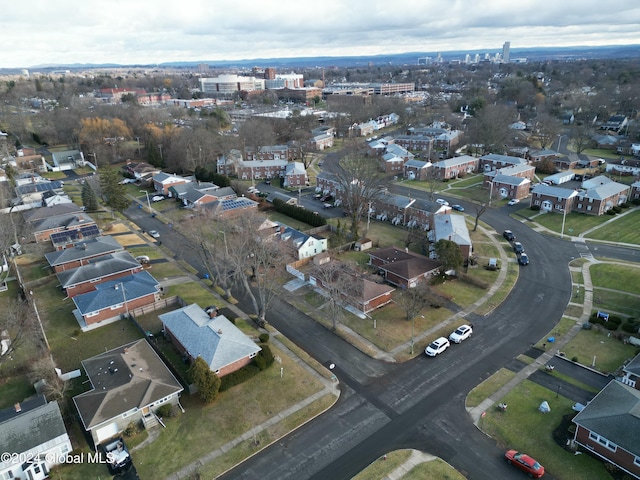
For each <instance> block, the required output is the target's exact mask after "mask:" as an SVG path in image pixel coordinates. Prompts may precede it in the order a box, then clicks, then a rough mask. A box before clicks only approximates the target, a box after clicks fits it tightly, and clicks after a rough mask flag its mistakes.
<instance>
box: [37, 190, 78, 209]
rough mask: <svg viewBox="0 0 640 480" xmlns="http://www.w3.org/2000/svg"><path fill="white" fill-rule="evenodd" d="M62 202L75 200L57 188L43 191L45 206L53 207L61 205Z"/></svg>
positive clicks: (43, 203)
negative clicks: (56, 189)
mask: <svg viewBox="0 0 640 480" xmlns="http://www.w3.org/2000/svg"><path fill="white" fill-rule="evenodd" d="M61 203H73V200H71V199H70V198H69V196H68V195H67V194H65V193H60V192H57V191H55V190H47V191H46V192H43V193H42V206H43V207H52V206H54V205H60V204H61Z"/></svg>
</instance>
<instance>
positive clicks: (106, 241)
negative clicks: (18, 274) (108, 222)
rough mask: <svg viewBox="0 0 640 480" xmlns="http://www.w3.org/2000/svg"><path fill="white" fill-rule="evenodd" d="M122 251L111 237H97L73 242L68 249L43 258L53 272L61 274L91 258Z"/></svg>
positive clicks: (51, 253) (85, 262)
mask: <svg viewBox="0 0 640 480" xmlns="http://www.w3.org/2000/svg"><path fill="white" fill-rule="evenodd" d="M123 250H124V247H123V246H122V245H120V244H119V243H118V241H117V240H116V239H115V238H114V237H112V236H111V235H99V236H97V237H93V238H88V239H86V240H81V241H79V242H75V243H74V244H73V246H71V247H70V248H65V249H62V250H56V251H53V252H49V253H45V255H44V258H46V260H47V262H49V266H50V267H51V268H53V271H54V272H62V271H63V270H71V269H72V268H77V267H79V266H81V265H85V264H87V263H89V261H90V260H91V259H93V258H96V257H100V256H102V255H107V254H109V253H115V252H121V251H123Z"/></svg>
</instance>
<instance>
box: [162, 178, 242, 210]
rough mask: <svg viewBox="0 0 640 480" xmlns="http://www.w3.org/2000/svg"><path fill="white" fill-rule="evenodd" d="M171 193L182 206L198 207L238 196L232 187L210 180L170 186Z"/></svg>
mask: <svg viewBox="0 0 640 480" xmlns="http://www.w3.org/2000/svg"><path fill="white" fill-rule="evenodd" d="M169 195H170V196H171V197H172V198H175V199H176V200H178V201H179V202H180V203H181V204H182V206H184V207H188V208H198V207H201V206H203V205H205V204H207V203H211V202H215V201H217V200H220V199H228V198H236V196H237V195H236V192H235V190H233V188H231V187H225V188H220V187H219V186H217V185H214V184H213V183H210V182H189V183H181V184H179V185H172V186H171V187H169Z"/></svg>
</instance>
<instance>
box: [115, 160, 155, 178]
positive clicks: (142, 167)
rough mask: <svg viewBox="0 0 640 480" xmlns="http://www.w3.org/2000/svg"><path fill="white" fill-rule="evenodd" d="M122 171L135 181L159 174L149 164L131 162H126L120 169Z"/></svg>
mask: <svg viewBox="0 0 640 480" xmlns="http://www.w3.org/2000/svg"><path fill="white" fill-rule="evenodd" d="M122 171H123V172H124V173H125V174H126V175H128V176H129V177H131V178H135V179H136V180H139V179H141V178H143V177H145V176H146V175H149V174H152V175H157V174H158V173H160V172H161V170H160V169H159V168H158V167H154V166H153V165H151V164H150V163H147V162H132V161H131V160H127V163H126V165H124V166H123V167H122Z"/></svg>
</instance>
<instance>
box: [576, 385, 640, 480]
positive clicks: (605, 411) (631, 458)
mask: <svg viewBox="0 0 640 480" xmlns="http://www.w3.org/2000/svg"><path fill="white" fill-rule="evenodd" d="M573 423H575V424H576V432H575V435H574V437H573V441H574V442H575V443H577V444H578V445H580V446H582V447H584V448H586V449H587V450H589V452H591V453H592V454H594V455H596V456H597V457H600V458H601V459H603V460H605V461H608V462H610V463H612V464H614V465H615V466H617V467H618V468H620V469H622V470H624V471H625V472H627V473H629V474H631V475H633V476H634V477H636V478H640V390H636V389H635V388H632V387H630V386H628V385H625V384H623V383H621V382H618V381H617V380H612V381H610V382H609V383H608V384H607V386H606V387H604V388H603V389H602V390H601V391H600V392H599V393H598V394H597V395H596V396H595V397H594V399H593V400H591V402H589V403H588V404H587V406H586V407H584V409H583V410H582V411H581V412H580V413H578V414H577V415H576V416H575V417H574V418H573Z"/></svg>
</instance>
